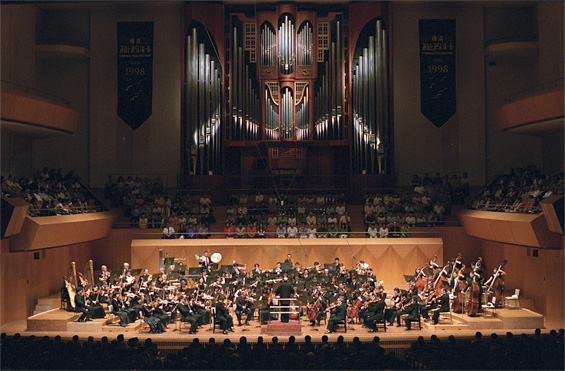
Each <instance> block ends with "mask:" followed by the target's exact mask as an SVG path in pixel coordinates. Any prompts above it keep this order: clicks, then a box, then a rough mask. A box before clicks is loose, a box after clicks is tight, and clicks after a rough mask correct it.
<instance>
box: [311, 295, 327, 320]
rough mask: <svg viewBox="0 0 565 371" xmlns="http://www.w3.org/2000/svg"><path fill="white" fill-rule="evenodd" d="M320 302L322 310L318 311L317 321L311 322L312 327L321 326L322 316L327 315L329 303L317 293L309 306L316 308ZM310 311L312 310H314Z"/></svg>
mask: <svg viewBox="0 0 565 371" xmlns="http://www.w3.org/2000/svg"><path fill="white" fill-rule="evenodd" d="M318 301H319V302H320V305H321V306H320V308H319V310H318V316H316V319H315V320H314V321H310V326H314V325H317V326H320V320H321V319H322V315H323V316H325V315H326V313H325V311H326V308H327V307H328V302H327V301H326V299H325V298H324V296H323V295H322V294H321V293H320V292H319V291H317V292H316V293H315V294H314V298H313V299H312V300H310V302H309V303H308V304H311V305H312V309H313V308H314V306H316V303H318ZM312 309H310V310H312Z"/></svg>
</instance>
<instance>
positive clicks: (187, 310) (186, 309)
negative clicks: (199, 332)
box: [177, 298, 198, 334]
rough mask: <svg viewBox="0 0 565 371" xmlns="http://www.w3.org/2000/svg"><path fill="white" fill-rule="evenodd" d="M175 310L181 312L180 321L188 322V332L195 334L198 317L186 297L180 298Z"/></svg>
mask: <svg viewBox="0 0 565 371" xmlns="http://www.w3.org/2000/svg"><path fill="white" fill-rule="evenodd" d="M177 310H178V311H179V313H180V314H181V317H180V320H181V322H188V323H190V331H189V334H196V329H197V327H198V317H197V316H196V315H195V313H194V311H193V310H192V308H191V306H190V305H189V304H188V303H187V301H186V298H181V301H180V303H179V304H178V305H177Z"/></svg>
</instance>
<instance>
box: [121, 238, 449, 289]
mask: <svg viewBox="0 0 565 371" xmlns="http://www.w3.org/2000/svg"><path fill="white" fill-rule="evenodd" d="M160 249H162V250H163V251H164V252H165V254H168V256H169V257H172V256H174V257H175V258H177V257H186V261H187V262H188V264H187V265H188V266H189V267H191V266H198V264H197V262H196V258H195V255H196V254H197V253H203V252H204V251H205V250H207V251H208V253H209V254H210V255H211V254H213V253H216V252H218V253H220V254H222V261H221V262H220V264H224V265H230V264H232V261H233V260H236V261H237V262H238V263H240V264H247V266H248V267H249V268H251V267H252V266H253V264H255V263H259V264H260V266H261V268H262V269H272V268H274V267H275V266H276V263H277V262H279V261H280V262H282V261H283V260H284V259H285V258H286V255H287V254H288V253H290V254H292V256H293V261H295V262H296V261H299V262H300V263H301V264H302V266H303V267H308V266H313V264H314V262H315V261H318V262H319V263H320V264H322V265H323V264H324V263H332V262H333V261H334V259H335V258H336V257H339V258H340V261H341V262H342V263H343V264H345V266H346V267H347V268H348V269H350V268H354V267H355V266H356V262H358V261H360V260H363V261H365V262H367V263H369V265H370V266H372V267H373V268H374V270H375V275H376V276H377V278H378V279H379V280H384V281H385V282H386V283H387V284H390V285H401V284H405V283H406V281H405V280H404V276H403V275H405V274H413V273H414V268H415V267H416V263H417V262H420V263H419V265H420V266H421V265H422V263H424V262H425V261H429V260H430V259H431V258H433V256H434V255H437V256H438V260H439V261H440V262H441V261H443V242H442V240H441V238H402V239H400V238H399V239H382V240H381V239H379V240H374V239H367V238H349V239H312V240H310V239H304V240H298V239H263V240H258V239H253V240H250V239H246V240H238V239H234V240H231V239H230V240H220V239H210V240H133V241H132V243H131V265H132V268H134V269H136V268H148V269H149V271H150V272H157V271H158V269H159V259H158V257H159V250H160ZM305 253H306V254H305ZM306 255H307V258H306ZM354 256H355V260H354V258H353V257H354Z"/></svg>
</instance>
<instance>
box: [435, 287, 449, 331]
mask: <svg viewBox="0 0 565 371" xmlns="http://www.w3.org/2000/svg"><path fill="white" fill-rule="evenodd" d="M441 312H449V295H448V294H447V289H446V288H445V287H442V289H441V297H440V298H439V303H438V307H437V308H436V309H434V316H433V322H432V323H433V324H434V325H437V324H438V322H439V314H440V313H441Z"/></svg>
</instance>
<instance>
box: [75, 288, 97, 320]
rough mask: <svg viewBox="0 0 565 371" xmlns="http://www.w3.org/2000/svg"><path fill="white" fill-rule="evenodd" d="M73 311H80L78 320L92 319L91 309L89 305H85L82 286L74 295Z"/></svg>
mask: <svg viewBox="0 0 565 371" xmlns="http://www.w3.org/2000/svg"><path fill="white" fill-rule="evenodd" d="M75 307H76V309H75V311H76V312H81V313H82V314H81V316H80V317H79V319H78V321H79V322H85V321H92V315H93V313H94V312H93V310H92V308H91V307H89V306H87V305H86V299H85V297H84V290H83V288H82V287H79V288H78V292H77V294H76V296H75Z"/></svg>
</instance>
